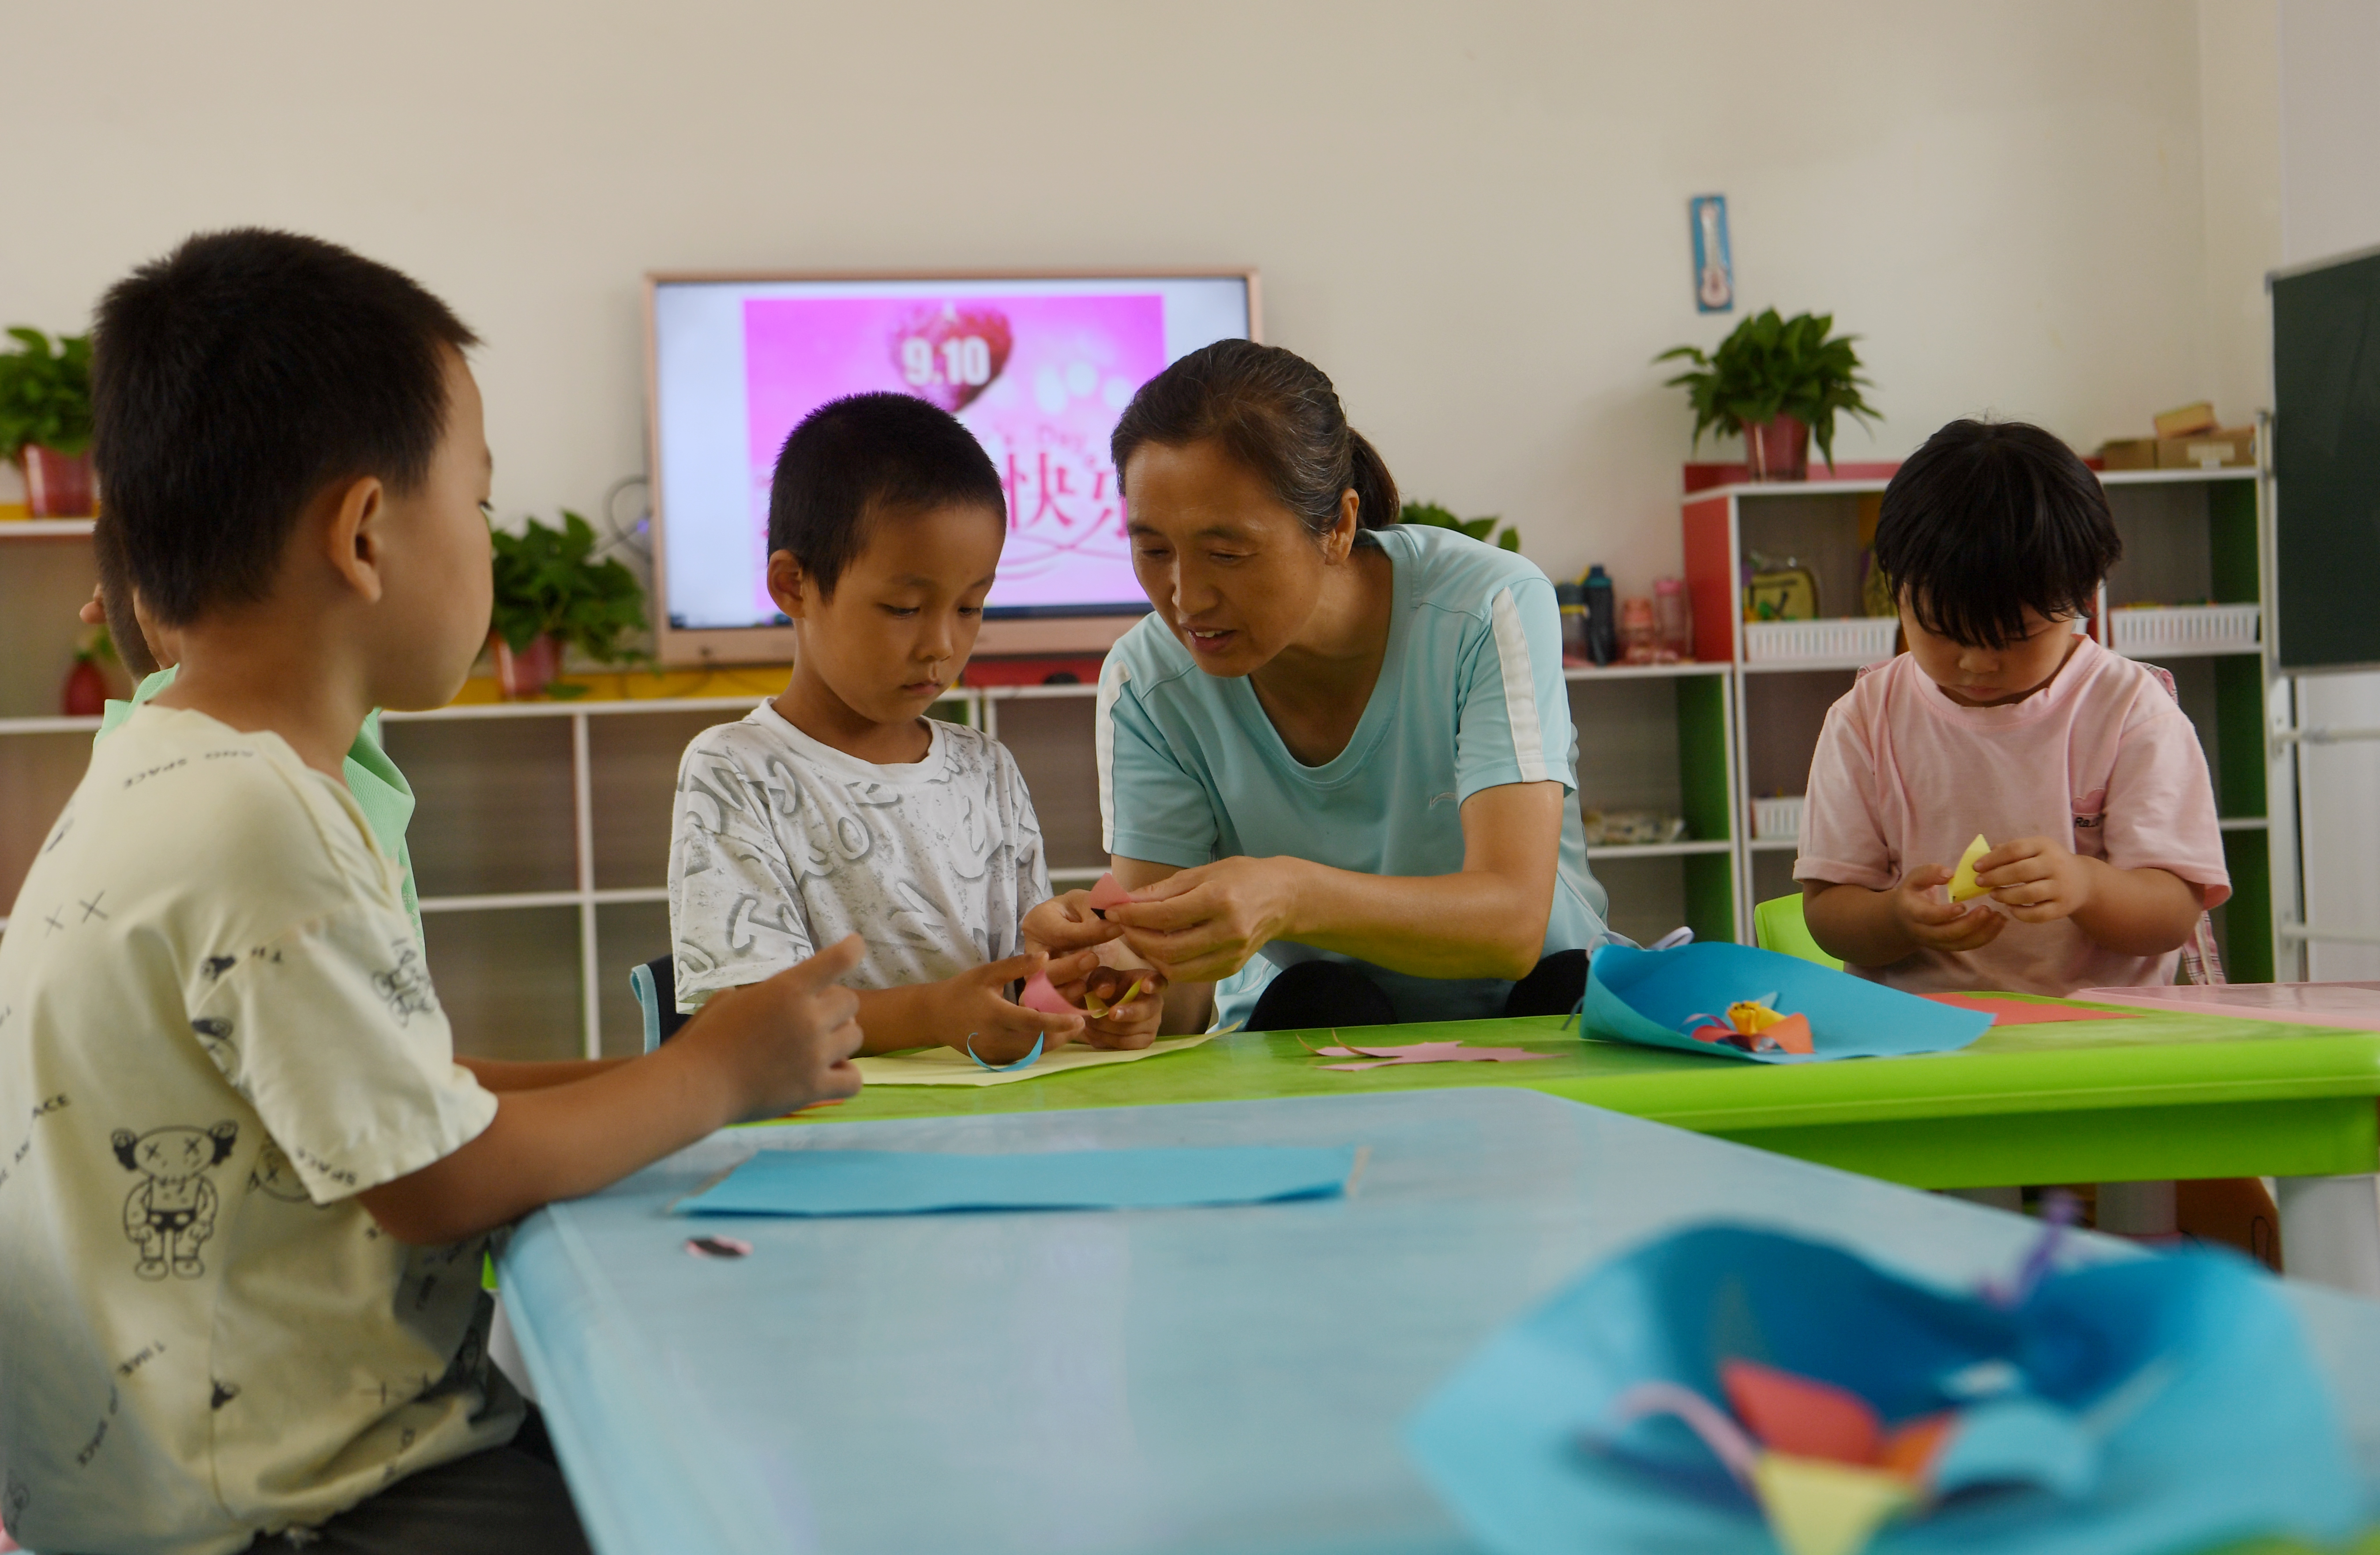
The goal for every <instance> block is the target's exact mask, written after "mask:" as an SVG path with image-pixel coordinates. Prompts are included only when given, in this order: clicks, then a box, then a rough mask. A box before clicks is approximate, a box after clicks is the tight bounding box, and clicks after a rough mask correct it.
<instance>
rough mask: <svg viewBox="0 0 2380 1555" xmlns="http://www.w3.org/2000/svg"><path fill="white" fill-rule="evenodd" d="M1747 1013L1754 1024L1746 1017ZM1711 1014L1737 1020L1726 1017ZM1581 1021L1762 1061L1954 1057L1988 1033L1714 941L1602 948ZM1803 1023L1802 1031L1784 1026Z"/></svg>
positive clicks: (1978, 1018) (1985, 1023)
mask: <svg viewBox="0 0 2380 1555" xmlns="http://www.w3.org/2000/svg"><path fill="white" fill-rule="evenodd" d="M1746 1003H1751V1004H1754V1005H1755V1006H1757V1007H1758V1014H1752V1013H1750V1012H1744V1011H1743V1006H1744V1005H1745V1004H1746ZM1730 1007H1733V1008H1730ZM1713 1010H1730V1019H1727V1020H1721V1019H1720V1018H1719V1017H1718V1016H1716V1015H1713V1014H1709V1012H1710V1011H1713ZM1781 1011H1791V1012H1792V1014H1791V1015H1783V1016H1779V1012H1781ZM1738 1012H1743V1014H1741V1016H1740V1017H1738ZM1579 1016H1580V1027H1581V1028H1582V1030H1583V1031H1584V1032H1585V1034H1586V1035H1590V1036H1595V1037H1603V1038H1609V1039H1613V1040H1616V1041H1622V1042H1640V1043H1643V1044H1645V1046H1647V1047H1655V1048H1675V1049H1678V1050H1680V1051H1685V1052H1698V1053H1716V1054H1718V1055H1719V1056H1721V1057H1726V1058H1741V1059H1749V1060H1751V1061H1752V1062H1754V1063H1816V1062H1822V1061H1825V1060H1828V1059H1836V1058H1884V1057H1893V1056H1899V1055H1902V1054H1908V1053H1934V1052H1947V1051H1949V1050H1951V1049H1953V1048H1963V1047H1965V1046H1966V1045H1967V1044H1968V1043H1970V1042H1972V1041H1973V1040H1974V1039H1976V1038H1978V1037H1980V1036H1982V1035H1983V1034H1984V1032H1985V1030H1986V1029H1987V1028H1988V1027H1990V1026H1991V1024H1992V1017H1991V1015H1990V1014H1989V1013H1988V1012H1985V1011H1981V1010H1962V1009H1959V1008H1956V1007H1955V1006H1952V1005H1948V1004H1941V1003H1937V1002H1934V1001H1933V1000H1930V999H1920V998H1918V997H1917V996H1916V995H1914V994H1909V993H1902V992H1900V990H1897V989H1889V988H1887V987H1885V986H1884V985H1883V984H1881V983H1872V982H1869V981H1867V980H1866V979H1865V978H1854V977H1852V975H1851V974H1850V973H1848V972H1838V971H1836V970H1835V969H1834V968H1832V967H1830V966H1819V965H1818V964H1817V963H1816V962H1815V961H1803V960H1802V959H1801V958H1800V957H1799V956H1791V955H1780V954H1778V953H1776V952H1775V951H1765V950H1760V949H1757V948H1755V947H1754V946H1752V945H1730V944H1720V943H1716V942H1712V943H1704V944H1691V945H1680V946H1678V947H1676V948H1675V949H1672V950H1655V951H1648V950H1638V949H1637V948H1636V947H1635V946H1633V945H1617V944H1613V945H1605V946H1603V947H1602V948H1600V949H1599V950H1597V952H1596V953H1595V954H1594V955H1593V957H1592V958H1590V959H1589V961H1588V963H1587V978H1586V994H1585V998H1583V999H1582V1000H1580V1001H1579ZM1772 1016H1778V1017H1779V1018H1776V1019H1774V1020H1772V1019H1771V1018H1770V1017H1772ZM1796 1018H1798V1019H1800V1020H1801V1021H1803V1023H1805V1024H1806V1031H1805V1030H1804V1029H1803V1028H1802V1027H1790V1026H1788V1025H1787V1024H1786V1023H1787V1022H1788V1021H1791V1020H1793V1019H1796ZM1746 1026H1750V1027H1753V1028H1754V1029H1753V1030H1752V1031H1750V1032H1746V1031H1745V1030H1744V1029H1743V1028H1744V1027H1746ZM1713 1027H1717V1028H1718V1029H1713ZM1739 1038H1742V1039H1744V1040H1741V1041H1739V1040H1738V1039H1739ZM1763 1038H1766V1039H1767V1040H1766V1041H1765V1042H1764V1041H1762V1040H1760V1039H1763Z"/></svg>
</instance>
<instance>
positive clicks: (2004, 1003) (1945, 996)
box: [1917, 993, 2141, 1026]
mask: <svg viewBox="0 0 2380 1555" xmlns="http://www.w3.org/2000/svg"><path fill="white" fill-rule="evenodd" d="M1917 997H1918V998H1920V999H1931V1000H1932V1001H1934V1002H1936V1003H1937V1004H1948V1005H1949V1006H1950V1007H1951V1008H1952V1009H1956V1010H1981V1011H1982V1012H1983V1013H1984V1014H1987V1015H1989V1016H1991V1017H1992V1024H1993V1025H1994V1026H2044V1025H2047V1024H2048V1023H2050V1022H2052V1021H2062V1020H2130V1019H2131V1018H2132V1017H2133V1016H2134V1015H2137V1014H2140V1013H2141V1012H2140V1011H2138V1010H2081V1009H2076V1008H2075V1007H2074V1006H2072V1005H2070V1004H2035V1003H2033V1002H2030V1001H2028V1000H2023V999H2008V998H2004V997H2002V996H2000V995H1998V994H1992V993H1921V994H1919V995H1918V996H1917Z"/></svg>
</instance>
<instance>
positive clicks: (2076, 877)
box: [1975, 837, 2095, 923]
mask: <svg viewBox="0 0 2380 1555" xmlns="http://www.w3.org/2000/svg"><path fill="white" fill-rule="evenodd" d="M2093 862H2094V861H2093V860H2090V859H2087V858H2078V857H2076V856H2074V854H2073V853H2071V852H2070V851H2069V850H2068V849H2066V848H2063V847H2060V846H2059V845H2058V844H2056V843H2054V842H2051V841H2050V840H2049V839H2048V838H2047V837H2022V838H2019V839H2018V840H2017V841H2015V842H2012V843H2002V844H2000V845H1999V846H1998V847H1996V848H1994V849H1992V851H1991V852H1989V853H1987V854H1985V855H1984V856H1982V857H1981V858H1978V859H1976V860H1975V883H1976V884H1977V885H1980V886H1985V887H1988V888H1989V889H1990V891H1991V893H1992V900H1993V901H1995V902H1998V903H1999V904H2000V905H2002V906H2004V907H2006V908H2008V910H2009V916H2010V917H2012V918H2015V919H2016V920H2017V921H2018V922H2020V923H2049V922H2052V921H2054V920H2056V919H2058V918H2061V917H2073V916H2074V915H2075V914H2076V913H2079V912H2081V911H2083V909H2084V908H2086V907H2088V906H2090V905H2091V901H2092V896H2093V892H2092V886H2093V885H2094V884H2095V881H2094V879H2093V875H2094V871H2093V869H2092V864H2093Z"/></svg>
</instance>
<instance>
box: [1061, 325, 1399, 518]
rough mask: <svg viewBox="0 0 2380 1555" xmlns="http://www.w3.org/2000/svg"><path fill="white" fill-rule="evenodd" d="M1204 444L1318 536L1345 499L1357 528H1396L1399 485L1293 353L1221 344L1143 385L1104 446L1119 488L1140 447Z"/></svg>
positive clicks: (1324, 382)
mask: <svg viewBox="0 0 2380 1555" xmlns="http://www.w3.org/2000/svg"><path fill="white" fill-rule="evenodd" d="M1209 439H1211V440H1213V441H1214V442H1216V443H1220V444H1221V445H1222V447H1223V449H1224V450H1225V451H1226V452H1227V453H1229V454H1230V455H1231V456H1232V457H1233V459H1234V460H1236V461H1237V462H1238V463H1240V464H1242V465H1244V466H1245V467H1246V468H1249V469H1251V470H1253V471H1255V472H1256V473H1257V475H1258V476H1260V477H1262V478H1263V480H1264V481H1265V483H1266V484H1267V485H1269V486H1270V487H1271V488H1272V492H1273V495H1274V496H1276V497H1278V498H1279V499H1280V500H1281V504H1282V505H1283V506H1285V507H1287V508H1288V509H1289V510H1290V511H1291V512H1293V513H1294V514H1296V515H1297V516H1298V517H1299V518H1300V519H1302V520H1303V521H1304V522H1305V527H1306V528H1308V529H1310V530H1312V531H1313V532H1314V533H1315V534H1317V535H1322V534H1328V533H1329V532H1330V529H1331V528H1332V527H1333V526H1335V525H1336V524H1337V523H1338V522H1339V509H1340V504H1341V501H1342V498H1343V497H1344V496H1345V494H1346V493H1347V492H1349V491H1353V492H1354V493H1355V502H1356V513H1355V522H1356V523H1357V524H1359V525H1361V526H1362V527H1363V528H1367V529H1385V528H1388V527H1389V526H1390V525H1391V524H1393V523H1395V522H1396V521H1397V516H1398V514H1399V512H1400V511H1401V510H1400V509H1399V507H1398V505H1397V483H1396V480H1395V478H1394V477H1392V476H1391V475H1390V474H1389V467H1388V463H1387V461H1385V460H1384V459H1382V458H1381V457H1380V454H1379V450H1378V449H1377V448H1374V447H1373V446H1372V444H1371V443H1370V442H1369V441H1368V440H1367V439H1366V437H1365V436H1364V434H1363V433H1361V432H1359V431H1355V430H1354V428H1353V427H1350V426H1349V425H1348V424H1347V415H1346V412H1345V411H1343V410H1342V409H1341V408H1340V407H1339V393H1338V391H1337V390H1336V389H1334V388H1332V387H1331V386H1330V379H1329V378H1328V377H1327V376H1325V375H1324V373H1323V371H1322V370H1321V369H1320V368H1318V367H1317V366H1315V365H1314V364H1313V363H1312V362H1310V361H1307V360H1306V359H1305V358H1303V357H1300V356H1298V355H1296V354H1294V353H1293V352H1290V351H1284V350H1282V349H1281V347H1280V346H1259V345H1257V343H1256V342H1255V341H1253V340H1219V341H1217V342H1215V343H1214V344H1213V345H1211V346H1202V347H1200V348H1199V349H1197V350H1196V351H1193V352H1191V353H1190V354H1189V355H1188V356H1186V357H1184V358H1182V359H1181V360H1180V361H1178V362H1175V363H1174V364H1173V365H1172V367H1169V368H1167V369H1166V370H1165V371H1162V372H1160V373H1159V374H1158V375H1157V376H1156V377H1154V378H1152V379H1150V380H1149V381H1148V382H1147V383H1144V384H1142V385H1141V386H1140V393H1138V394H1136V395H1133V396H1132V403H1131V404H1130V405H1129V406H1126V407H1124V413H1123V419H1120V420H1118V421H1117V422H1116V429H1115V433H1114V435H1113V436H1112V437H1111V438H1110V439H1109V443H1108V447H1109V451H1110V453H1111V456H1112V457H1113V458H1114V460H1115V468H1116V483H1117V486H1118V488H1119V489H1121V488H1122V486H1123V480H1124V467H1125V465H1126V464H1128V463H1130V462H1131V459H1132V456H1133V452H1134V450H1135V449H1137V448H1139V447H1140V446H1141V445H1142V444H1143V443H1160V444H1162V445H1163V446H1165V447H1168V448H1181V447H1184V446H1187V445H1188V444H1190V443H1203V442H1206V441H1208V440H1209Z"/></svg>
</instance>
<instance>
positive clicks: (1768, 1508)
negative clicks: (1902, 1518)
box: [1752, 1452, 1917, 1555]
mask: <svg viewBox="0 0 2380 1555" xmlns="http://www.w3.org/2000/svg"><path fill="white" fill-rule="evenodd" d="M1752 1488H1753V1491H1754V1493H1755V1494H1756V1495H1758V1496H1759V1498H1760V1510H1761V1511H1762V1512H1765V1513H1767V1518H1768V1531H1769V1532H1770V1533H1772V1534H1774V1535H1776V1536H1777V1542H1778V1543H1779V1545H1782V1546H1783V1547H1784V1549H1785V1552H1786V1555H1860V1551H1862V1550H1864V1549H1866V1548H1867V1546H1868V1541H1869V1540H1870V1539H1872V1538H1874V1537H1876V1530H1877V1529H1878V1528H1880V1527H1882V1526H1884V1524H1885V1521H1886V1519H1888V1518H1889V1517H1890V1516H1891V1515H1892V1514H1893V1513H1894V1512H1899V1511H1900V1509H1901V1508H1902V1507H1904V1506H1907V1505H1909V1504H1910V1503H1911V1502H1912V1501H1913V1500H1916V1499H1917V1496H1916V1492H1915V1490H1913V1488H1911V1486H1910V1484H1909V1482H1908V1481H1907V1480H1905V1479H1902V1478H1900V1476H1897V1475H1892V1474H1888V1473H1886V1472H1885V1471H1883V1470H1882V1469H1874V1468H1866V1467H1864V1466H1862V1465H1860V1464H1838V1463H1833V1462H1830V1461H1829V1460H1828V1459H1825V1458H1797V1457H1793V1456H1791V1454H1788V1453H1784V1452H1764V1453H1762V1454H1761V1455H1760V1458H1759V1460H1758V1461H1757V1462H1755V1464H1753V1465H1752Z"/></svg>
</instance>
